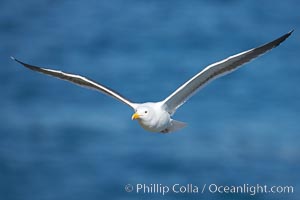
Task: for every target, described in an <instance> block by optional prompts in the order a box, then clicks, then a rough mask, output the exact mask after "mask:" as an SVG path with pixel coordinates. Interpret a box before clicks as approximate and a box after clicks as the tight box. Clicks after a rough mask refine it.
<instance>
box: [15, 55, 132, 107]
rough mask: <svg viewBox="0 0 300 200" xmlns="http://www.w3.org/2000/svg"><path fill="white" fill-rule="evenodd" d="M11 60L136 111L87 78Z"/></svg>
mask: <svg viewBox="0 0 300 200" xmlns="http://www.w3.org/2000/svg"><path fill="white" fill-rule="evenodd" d="M11 59H13V60H15V61H16V62H18V63H20V64H22V65H23V66H24V67H26V68H28V69H30V70H33V71H37V72H40V73H43V74H47V75H49V76H53V77H56V78H59V79H62V80H65V81H69V82H71V83H75V84H76V85H79V86H82V87H87V88H90V89H94V90H97V91H100V92H102V93H104V94H106V95H108V96H111V97H113V98H115V99H117V100H119V101H121V102H122V103H125V104H127V105H128V106H130V107H131V108H133V109H134V110H135V109H136V104H135V103H133V102H131V101H129V100H128V99H126V98H125V97H123V96H122V95H120V94H119V93H117V92H115V91H113V90H112V89H110V88H108V87H106V86H103V85H101V84H99V83H97V82H95V81H92V80H90V79H88V78H85V77H83V76H80V75H75V74H69V73H65V72H62V71H58V70H52V69H46V68H42V67H37V66H33V65H29V64H27V63H24V62H22V61H20V60H17V59H16V58H14V57H11Z"/></svg>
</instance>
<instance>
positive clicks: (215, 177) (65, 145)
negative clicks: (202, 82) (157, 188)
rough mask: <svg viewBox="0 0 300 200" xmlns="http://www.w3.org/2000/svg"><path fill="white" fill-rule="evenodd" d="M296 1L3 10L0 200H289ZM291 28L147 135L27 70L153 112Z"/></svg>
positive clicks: (122, 116) (299, 70)
mask: <svg viewBox="0 0 300 200" xmlns="http://www.w3.org/2000/svg"><path fill="white" fill-rule="evenodd" d="M299 6H300V3H299V1H296V0H286V1H276V2H273V1H268V0H262V1H247V2H245V1H235V0H230V1H196V0H191V1H137V0H130V1H121V0H112V1H81V0H79V1H35V0H27V1H15V0H12V1H0V10H1V12H0V42H1V48H0V55H1V56H0V62H1V72H0V77H1V79H0V83H1V84H0V89H1V98H0V110H1V112H0V199H3V200H4V199H5V200H19V199H20V200H21V199H22V200H24V199H26V200H50V199H51V200H52V199H57V200H60V199H61V200H65V199H74V200H81V199H89V200H100V199H200V198H201V199H202V198H205V199H297V197H299V192H298V190H299V188H300V182H299V180H300V153H299V152H300V145H299V142H300V125H299V118H300V103H299V102H300V89H299V85H300V78H299V77H300V67H299V55H300V54H299V53H300V50H299V49H300V46H299V44H300V43H299V37H300V36H299V30H300V28H299V17H300V12H299ZM291 29H295V32H294V33H293V35H292V36H291V37H290V38H289V39H288V40H287V41H286V42H284V43H283V44H282V45H281V46H280V47H278V48H276V49H275V50H273V51H272V52H270V53H268V54H267V55H265V56H263V57H260V58H259V59H257V60H255V61H253V62H251V63H250V64H247V66H246V67H244V68H242V69H240V70H238V71H237V72H235V73H233V74H230V75H228V76H226V77H223V78H220V79H218V80H216V81H214V82H212V83H211V84H209V85H208V86H207V87H206V88H205V89H203V90H201V92H199V93H198V94H197V95H195V96H194V97H193V98H192V99H191V100H190V101H188V102H187V103H186V104H185V105H184V106H182V107H181V108H180V109H179V110H178V112H177V113H176V115H175V116H174V118H176V119H178V120H181V121H185V122H187V123H188V126H187V127H186V128H185V129H182V130H181V131H178V132H176V133H174V134H169V135H160V134H153V133H148V132H146V131H144V130H143V129H142V128H141V127H140V126H139V125H138V124H137V123H136V122H135V121H131V119H130V116H131V114H132V110H131V109H130V108H128V107H126V106H125V105H123V104H121V103H119V102H117V101H115V100H113V99H111V98H109V97H107V96H105V95H102V94H100V93H97V92H95V91H90V90H86V89H83V88H80V87H77V86H74V85H72V84H69V83H65V82H63V81H59V80H56V79H53V78H51V77H46V76H44V75H41V74H37V73H34V72H31V71H28V70H26V69H24V68H22V67H21V66H20V65H18V64H17V63H14V62H13V61H12V60H11V59H9V56H11V55H13V56H15V57H17V58H19V59H21V60H24V61H26V62H29V63H32V64H36V65H41V66H47V67H50V68H53V69H60V70H64V71H67V72H73V73H77V74H82V75H84V76H87V77H90V78H91V79H93V80H97V81H98V82H100V83H103V84H104V85H107V86H109V87H111V88H114V89H115V90H116V91H118V92H120V93H121V94H123V95H124V96H126V97H128V98H129V99H131V100H133V101H136V102H144V101H159V100H162V99H163V98H165V97H166V96H167V95H169V94H170V93H171V92H172V91H174V90H175V89H176V88H177V87H178V86H179V85H180V84H182V83H183V82H184V81H186V80H188V79H189V78H190V77H191V76H193V75H194V74H195V73H197V72H199V71H200V70H201V69H203V68H204V67H205V66H206V65H208V64H210V63H213V62H215V61H218V60H220V59H222V58H224V57H226V56H229V55H232V54H234V53H238V52H240V51H243V50H246V49H248V48H253V47H255V46H258V45H260V44H263V43H265V42H268V41H271V40H272V39H275V38H276V37H279V36H281V35H282V34H284V33H286V32H288V31H290V30H291ZM139 183H140V184H147V185H150V184H162V185H167V186H172V185H173V184H176V183H179V184H181V185H187V184H194V185H197V186H199V188H200V189H199V190H201V187H202V186H203V185H204V184H207V185H209V184H218V185H229V186H230V185H242V184H250V185H256V184H261V185H265V184H266V185H268V186H273V185H283V186H285V185H291V186H294V194H256V195H249V194H217V193H215V194H211V193H209V191H206V192H205V193H204V194H201V193H200V192H199V193H200V194H193V193H187V192H186V193H183V194H176V193H171V192H170V193H168V194H166V195H165V196H162V194H161V193H158V194H153V193H152V194H142V193H140V194H136V192H135V191H133V192H131V193H127V192H126V191H125V190H124V187H125V185H126V184H132V185H134V186H135V185H136V184H139Z"/></svg>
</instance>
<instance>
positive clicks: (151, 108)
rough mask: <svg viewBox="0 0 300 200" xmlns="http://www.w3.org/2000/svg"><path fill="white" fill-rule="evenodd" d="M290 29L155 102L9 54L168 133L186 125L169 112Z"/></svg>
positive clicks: (214, 66)
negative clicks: (132, 97) (105, 97)
mask: <svg viewBox="0 0 300 200" xmlns="http://www.w3.org/2000/svg"><path fill="white" fill-rule="evenodd" d="M292 32H293V31H290V32H288V33H286V34H284V35H283V36H281V37H279V38H277V39H275V40H273V41H271V42H269V43H266V44H264V45H261V46H259V47H257V48H253V49H250V50H247V51H244V52H241V53H238V54H235V55H233V56H230V57H228V58H226V59H224V60H221V61H219V62H216V63H213V64H211V65H209V66H207V67H206V68H204V69H203V70H202V71H200V72H199V73H198V74H196V75H195V76H193V77H192V78H191V79H189V80H188V81H187V82H185V83H184V84H183V85H181V86H180V87H179V88H178V89H177V90H175V91H174V92H173V93H172V94H171V95H169V96H168V97H166V98H165V99H164V100H162V101H159V102H147V103H133V102H132V101H130V100H128V99H126V98H125V97H123V96H122V95H121V94H119V93H117V92H115V91H113V90H112V89H110V88H108V87H106V86H104V85H102V84H99V83H97V82H95V81H93V80H91V79H88V78H85V77H83V76H80V75H75V74H71V73H66V72H62V71H58V70H52V69H47V68H44V67H38V66H34V65H30V64H27V63H24V62H22V61H20V60H18V59H16V58H14V57H11V58H12V59H13V60H15V61H16V62H18V63H20V64H22V65H23V66H25V67H26V68H28V69H30V70H33V71H37V72H40V73H43V74H47V75H50V76H54V77H56V78H59V79H62V80H65V81H69V82H72V83H74V84H77V85H80V86H83V87H87V88H90V89H95V90H97V91H100V92H102V93H104V94H106V95H109V96H111V97H113V98H115V99H117V100H119V101H121V102H122V103H124V104H127V105H128V106H129V107H131V108H132V109H133V110H134V114H133V115H132V119H133V120H137V121H138V122H139V124H140V125H141V127H143V128H144V129H145V130H147V131H151V132H159V133H170V132H173V131H176V130H178V129H180V128H183V127H184V126H185V125H186V124H185V123H184V122H180V121H177V120H174V119H172V115H173V114H174V113H175V112H176V110H177V109H178V108H179V107H180V106H181V105H182V104H184V103H185V102H186V101H187V100H188V99H189V98H190V97H191V96H193V95H194V94H195V93H196V92H197V91H198V90H200V89H201V88H203V87H204V86H205V85H206V84H207V83H209V82H210V81H212V80H214V79H216V78H218V77H220V76H223V75H225V74H228V73H230V72H232V71H234V70H236V69H238V68H239V67H240V66H242V65H243V64H245V63H247V62H249V61H251V60H252V59H254V58H256V57H258V56H260V55H262V54H264V53H266V52H267V51H269V50H271V49H273V48H275V47H277V46H278V45H279V44H281V43H282V42H283V41H284V40H285V39H287V38H288V37H289V36H290V35H291V34H292Z"/></svg>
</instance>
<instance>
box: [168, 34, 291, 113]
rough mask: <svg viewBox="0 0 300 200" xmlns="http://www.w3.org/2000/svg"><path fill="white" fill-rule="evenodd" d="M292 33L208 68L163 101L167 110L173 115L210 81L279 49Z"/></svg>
mask: <svg viewBox="0 0 300 200" xmlns="http://www.w3.org/2000/svg"><path fill="white" fill-rule="evenodd" d="M292 32H293V31H290V32H288V33H287V34H285V35H283V36H281V37H279V38H278V39H276V40H273V41H272V42H269V43H267V44H264V45H262V46H260V47H257V48H253V49H250V50H248V51H244V52H242V53H239V54H236V55H233V56H230V57H228V58H226V59H224V60H221V61H219V62H216V63H213V64H211V65H209V66H207V67H206V68H205V69H203V70H202V71H201V72H199V73H198V74H196V75H195V76H194V77H192V78H191V79H190V80H188V81H187V82H186V83H184V84H183V85H182V86H180V87H179V88H178V89H177V90H176V91H175V92H173V93H172V94H171V95H170V96H168V97H167V98H166V99H165V100H164V101H163V105H164V107H165V109H166V110H167V111H168V112H169V113H170V114H173V113H174V112H175V111H176V109H177V108H178V107H179V106H181V105H182V104H183V103H184V102H185V101H187V100H188V99H189V98H190V97H191V96H192V95H193V94H195V92H197V91H198V90H199V89H200V88H203V86H204V85H206V84H207V83H208V82H209V81H211V80H214V79H216V78H218V77H220V76H223V75H225V74H227V73H230V72H232V71H234V70H236V69H238V68H239V67H241V66H242V65H243V64H245V63H247V62H249V61H251V60H252V59H254V58H256V57H258V56H260V55H262V54H264V53H266V52H267V51H269V50H271V49H273V48H275V47H277V46H278V45H279V44H280V43H282V42H283V41H284V40H285V39H287V38H288V37H289V36H290V35H291V34H292Z"/></svg>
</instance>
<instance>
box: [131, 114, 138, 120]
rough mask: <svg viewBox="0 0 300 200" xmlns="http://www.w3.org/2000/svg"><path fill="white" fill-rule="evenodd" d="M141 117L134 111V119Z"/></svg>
mask: <svg viewBox="0 0 300 200" xmlns="http://www.w3.org/2000/svg"><path fill="white" fill-rule="evenodd" d="M138 118H140V116H139V114H137V113H134V114H133V115H132V116H131V119H132V120H134V119H138Z"/></svg>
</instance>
